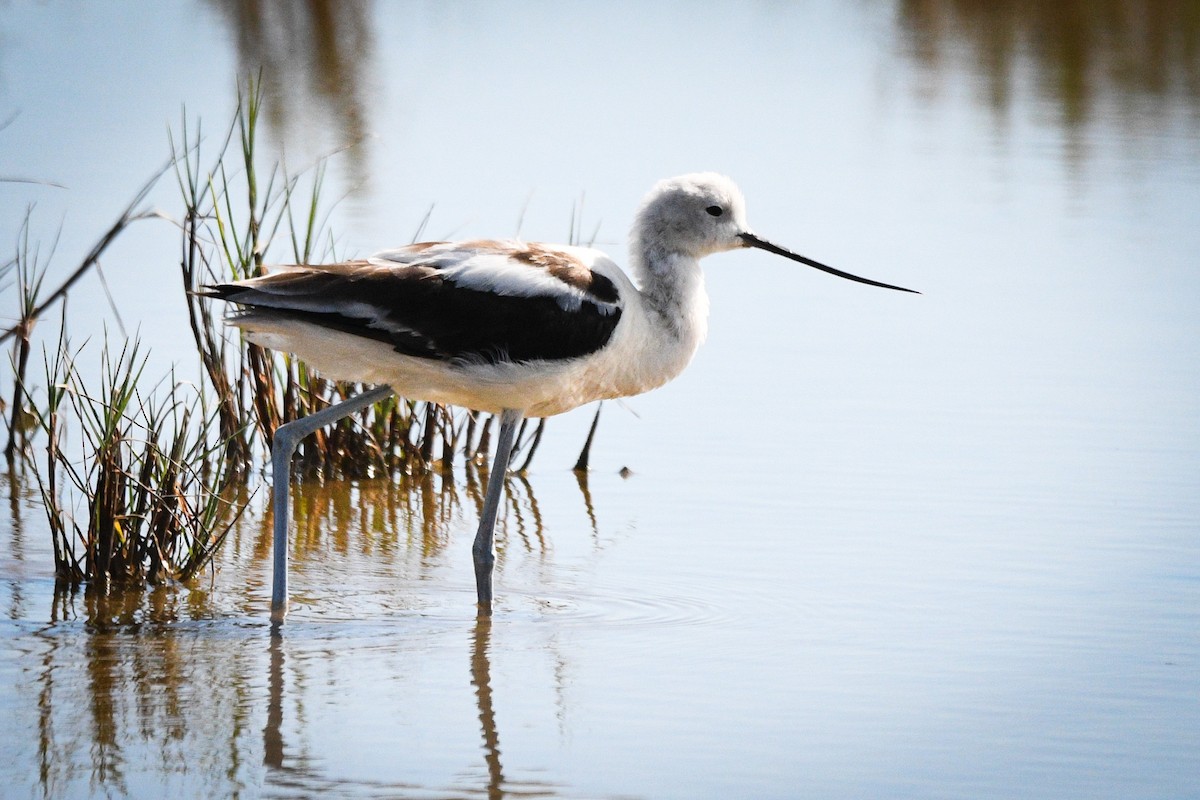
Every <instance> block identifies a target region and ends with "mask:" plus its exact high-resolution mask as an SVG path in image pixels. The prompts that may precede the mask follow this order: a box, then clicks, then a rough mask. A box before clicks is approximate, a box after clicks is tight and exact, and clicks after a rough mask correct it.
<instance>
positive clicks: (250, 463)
mask: <svg viewBox="0 0 1200 800" xmlns="http://www.w3.org/2000/svg"><path fill="white" fill-rule="evenodd" d="M262 103H263V98H262V91H261V82H255V81H250V82H248V83H247V84H246V85H245V86H244V87H243V88H242V90H241V91H240V92H239V99H238V106H237V111H236V114H235V115H234V120H233V121H232V123H231V124H230V125H229V126H228V127H227V128H226V129H224V130H223V131H222V132H221V135H220V136H219V137H218V138H217V140H216V146H215V150H213V151H212V152H209V148H210V147H211V145H210V144H209V143H207V142H206V141H205V137H204V136H203V135H202V129H201V126H200V124H199V123H196V124H194V125H193V126H189V124H188V120H187V115H186V110H185V112H184V114H183V120H182V124H181V126H180V129H179V134H178V136H176V135H175V134H174V133H169V137H170V144H171V148H172V152H173V153H174V154H175V155H174V157H173V159H172V160H171V161H170V162H169V163H168V164H167V165H166V166H165V167H164V168H163V169H162V170H160V171H159V172H158V173H157V174H156V175H155V176H153V177H152V178H151V180H150V181H148V182H147V183H146V184H145V185H144V186H143V187H142V189H141V190H140V191H139V192H138V193H137V194H136V195H135V197H134V199H133V200H132V202H131V203H130V204H129V205H128V206H127V207H126V208H125V210H124V211H123V212H122V213H121V215H120V216H119V217H118V219H117V220H116V222H115V223H114V224H113V225H112V226H111V227H110V228H109V229H108V230H107V231H106V232H105V233H104V235H103V236H102V237H101V238H100V239H99V240H98V241H97V243H96V245H95V246H94V247H93V248H92V250H91V251H90V252H89V253H88V254H87V256H86V257H85V258H84V260H83V261H82V262H81V263H80V264H79V266H78V267H77V268H76V269H75V270H74V271H73V272H72V273H71V274H70V275H69V277H68V278H67V279H66V280H65V281H64V282H63V283H62V284H61V285H59V286H58V287H57V288H56V289H54V290H53V291H51V292H49V293H46V292H45V287H44V284H45V275H46V266H47V262H48V260H49V259H48V258H43V257H42V255H41V252H40V250H39V248H38V247H37V246H35V245H32V244H31V237H30V221H29V215H28V214H27V216H26V219H25V221H24V223H23V225H22V227H21V229H20V231H19V234H18V246H17V250H16V253H15V255H14V257H13V258H12V259H10V260H9V261H8V262H6V263H4V264H0V283H3V282H7V283H8V285H15V287H16V291H17V294H18V301H17V305H18V313H17V316H16V323H15V324H14V325H12V326H11V327H10V328H9V329H8V330H7V331H5V332H3V333H2V334H0V343H2V342H4V341H6V340H7V339H10V338H12V339H14V346H13V354H12V357H11V364H12V370H13V373H12V374H13V392H12V403H11V407H10V408H9V409H7V410H6V411H7V413H6V414H5V419H6V422H7V423H8V440H7V444H6V455H7V457H8V461H9V468H10V471H11V470H12V469H14V468H15V464H16V461H17V457H18V456H21V457H22V461H21V463H22V464H23V465H30V466H32V468H33V471H34V474H35V478H36V481H37V484H38V486H39V487H40V491H41V495H42V498H43V501H44V504H45V509H46V515H47V519H48V521H49V525H50V529H51V535H52V537H53V541H54V560H55V573H56V575H57V576H58V577H59V578H60V579H62V580H63V581H66V582H67V583H68V584H69V585H72V586H74V585H77V584H78V583H81V582H91V583H92V584H94V585H97V586H101V587H106V586H109V585H116V584H120V585H125V586H132V585H137V584H146V583H149V584H161V583H165V582H170V581H188V580H190V579H192V578H194V577H195V576H196V575H197V574H198V573H199V572H200V571H201V570H202V569H203V568H204V566H205V565H206V564H208V563H209V562H210V561H211V558H212V556H213V554H214V553H215V552H216V550H217V548H218V547H219V546H220V544H221V542H222V541H223V540H224V538H225V536H226V535H227V534H228V532H229V530H230V527H231V526H232V525H233V523H234V521H235V520H236V519H237V517H238V516H239V515H240V513H241V512H242V510H244V508H245V503H246V494H245V492H244V491H241V490H242V489H244V488H245V486H246V485H247V484H248V483H253V482H254V481H255V479H256V477H257V476H258V475H259V474H261V471H262V470H263V468H264V465H265V464H266V462H267V460H268V459H267V455H268V453H269V450H270V447H271V442H272V440H273V438H274V435H275V431H276V430H278V428H279V426H281V425H283V424H286V423H288V422H290V421H292V420H295V419H298V418H300V417H303V416H306V415H308V414H311V413H313V412H315V411H318V410H320V409H321V408H324V407H327V406H329V405H332V404H335V403H338V402H341V401H342V400H344V399H346V398H348V397H350V396H352V395H354V394H357V393H359V392H361V391H363V389H364V387H363V386H361V385H357V384H345V383H335V382H331V381H327V380H324V379H323V378H321V377H320V376H319V375H318V374H316V373H315V372H313V371H311V370H310V369H309V368H308V367H307V366H306V365H305V364H304V363H303V362H302V361H300V360H299V359H297V358H295V357H293V356H290V355H288V354H286V353H274V352H272V351H269V350H265V349H263V348H261V347H258V346H256V345H254V344H252V343H250V342H249V341H247V340H246V339H245V337H244V336H242V335H241V333H240V332H239V331H237V329H233V328H229V327H226V326H225V325H224V323H223V320H222V318H221V314H222V313H223V312H224V309H223V307H220V306H218V307H217V309H216V310H214V306H213V304H212V302H211V300H210V299H209V298H207V297H205V296H204V295H203V292H202V290H203V287H204V286H206V285H209V284H214V283H222V282H227V281H230V280H239V279H243V278H247V277H253V276H256V275H260V274H262V273H263V271H264V268H265V267H264V265H266V264H270V263H292V264H306V263H313V262H314V261H316V260H319V259H331V260H336V259H337V253H336V252H335V251H336V241H335V239H334V238H333V236H332V235H331V234H330V233H329V231H328V219H329V213H330V211H331V210H332V207H333V205H336V203H335V204H333V205H328V204H327V203H326V202H325V197H324V179H325V161H321V162H319V163H318V164H317V165H315V166H314V167H313V168H312V169H310V170H307V171H306V172H304V173H302V174H301V175H299V176H297V175H292V174H290V173H289V172H288V171H287V169H286V167H285V166H284V165H282V164H281V163H276V164H275V165H274V166H272V167H271V168H269V169H266V170H262V169H260V167H259V164H258V155H257V142H256V140H257V132H258V125H259V118H260V115H261V112H262ZM167 172H172V173H173V174H174V176H175V180H176V184H177V187H178V190H179V197H180V199H181V201H182V205H183V213H182V215H181V216H180V217H179V218H178V219H177V220H175V224H176V225H177V227H178V230H179V232H180V251H179V265H180V276H181V282H182V289H183V295H184V303H185V307H186V312H187V322H188V326H189V329H190V331H191V335H192V339H193V342H194V345H195V348H196V353H197V357H198V360H199V373H200V375H201V376H202V378H201V384H200V385H198V386H197V385H193V384H191V383H186V382H181V381H178V380H176V378H175V376H174V375H171V376H169V378H168V379H163V380H159V381H155V382H153V383H151V382H150V381H149V380H148V379H147V377H146V376H145V375H144V372H145V364H146V360H145V357H144V355H143V354H142V352H141V346H140V343H139V342H138V341H137V340H136V339H134V340H132V341H124V343H123V344H121V343H116V342H114V341H112V340H111V339H110V338H109V337H108V335H107V334H106V335H105V337H104V341H103V342H102V343H100V345H99V346H98V349H99V375H98V377H97V378H96V379H94V380H91V381H89V380H85V379H84V378H83V377H82V373H81V370H79V369H78V368H77V365H78V364H79V363H80V359H81V358H90V357H91V356H90V355H89V351H88V349H87V348H86V347H84V348H79V349H74V350H73V349H72V348H71V346H70V345H69V343H68V338H67V333H66V331H67V322H68V315H67V313H66V309H67V303H66V302H65V301H66V299H67V297H68V295H69V292H70V290H71V288H72V286H73V285H74V284H75V283H76V282H77V281H78V280H79V279H80V278H82V277H83V276H84V275H85V274H87V273H88V272H90V271H91V270H93V269H95V270H96V271H97V273H98V272H99V258H100V256H101V254H103V253H104V252H105V251H106V250H107V248H108V247H109V246H110V245H111V243H112V242H113V241H115V240H116V239H117V238H118V237H119V236H120V235H121V234H122V233H123V232H125V231H126V230H127V229H128V228H129V226H130V225H131V224H132V223H133V222H135V221H137V220H140V219H146V218H167V217H166V215H164V214H162V213H160V212H155V211H147V210H144V209H141V206H142V203H143V202H144V201H145V200H146V198H147V196H148V194H149V192H150V190H151V188H152V187H153V186H154V185H155V184H156V182H157V181H158V180H159V178H160V177H161V176H162V175H163V174H166V173H167ZM580 211H581V207H580V209H579V210H577V209H573V210H572V218H571V239H572V241H576V240H578V239H580V238H581V236H580V231H579V224H580V219H581V217H582V214H581V213H579V212H580ZM427 220H428V217H427V218H426V220H424V221H422V222H421V224H420V226H419V227H418V229H417V235H420V232H421V230H422V229H423V228H424V225H425V222H427ZM414 240H415V237H414ZM50 250H51V252H53V248H51V249H50ZM5 288H6V289H7V286H6V287H5ZM60 301H61V302H62V320H61V326H60V335H59V340H58V343H57V345H56V346H55V347H54V348H53V349H52V351H51V353H50V354H48V355H46V356H44V364H45V381H46V384H45V386H46V388H45V389H44V396H40V395H39V393H38V392H37V391H35V390H33V389H31V388H30V386H29V385H28V381H27V376H26V372H27V369H28V364H29V361H30V358H31V352H32V349H33V338H32V336H33V331H34V328H35V327H36V325H37V323H38V320H39V319H40V318H42V317H43V316H44V314H45V313H46V311H47V310H48V309H49V308H50V307H51V306H52V305H53V304H54V303H56V302H60ZM122 339H124V337H122ZM95 349H97V348H92V350H93V351H94V350H95ZM496 425H497V423H496V420H495V419H494V418H493V417H492V416H490V415H486V414H479V413H475V412H470V411H463V410H459V411H451V410H449V409H446V408H445V407H442V406H439V405H436V404H431V403H422V402H414V401H409V400H406V399H404V398H402V397H398V396H392V397H389V398H387V399H386V400H384V401H381V402H379V403H376V404H375V405H373V406H371V407H368V408H367V409H365V410H364V411H362V412H360V413H358V414H356V415H354V416H353V417H351V418H347V419H344V420H341V421H340V422H338V423H337V424H335V425H333V426H331V427H329V428H327V429H324V430H321V431H319V432H317V433H316V434H314V435H312V436H310V437H308V438H307V439H306V440H305V441H304V442H302V444H301V446H300V447H299V448H298V449H297V452H296V456H295V464H294V470H293V472H294V473H296V474H297V476H298V478H300V479H304V478H313V477H319V478H323V479H339V478H354V479H357V478H370V477H384V476H386V477H391V478H403V477H404V476H412V477H415V478H421V479H426V478H428V476H429V475H431V474H440V475H441V476H443V477H444V478H450V479H452V476H453V473H454V470H455V469H456V467H458V465H459V464H461V465H462V468H463V469H464V470H465V472H466V478H467V486H468V491H469V492H470V491H471V488H472V487H477V486H478V485H479V483H480V480H481V473H482V480H486V473H487V468H488V455H489V451H490V448H491V442H492V435H493V431H494V429H495V428H496ZM31 429H33V430H38V431H40V432H41V433H42V434H43V435H44V437H45V448H44V454H43V455H42V456H38V455H37V454H36V453H35V448H34V446H33V445H32V444H31V442H30V440H29V436H28V433H29V431H30V430H31ZM544 430H545V420H532V421H531V420H526V421H525V422H524V423H522V426H521V428H520V430H519V431H518V435H517V442H516V446H515V448H514V451H513V456H512V463H513V464H518V465H519V466H518V467H516V469H515V470H514V472H516V473H517V474H518V475H519V474H521V473H523V472H524V471H525V470H527V469H528V468H529V466H530V464H531V463H532V461H533V458H534V455H535V454H536V452H537V450H538V446H539V444H540V442H541V440H542V435H543V432H544ZM594 431H595V423H594V422H593V429H592V433H591V434H589V437H588V443H587V445H585V449H584V452H583V453H582V454H581V456H580V462H579V464H577V465H576V468H577V469H586V464H587V457H586V453H587V448H588V447H590V444H591V441H592V435H593V434H594ZM68 433H69V434H70V435H69V436H68ZM581 465H582V466H581ZM427 483H428V481H427V480H417V481H415V482H414V484H413V485H414V486H420V485H427ZM235 497H236V498H237V499H234V498H235Z"/></svg>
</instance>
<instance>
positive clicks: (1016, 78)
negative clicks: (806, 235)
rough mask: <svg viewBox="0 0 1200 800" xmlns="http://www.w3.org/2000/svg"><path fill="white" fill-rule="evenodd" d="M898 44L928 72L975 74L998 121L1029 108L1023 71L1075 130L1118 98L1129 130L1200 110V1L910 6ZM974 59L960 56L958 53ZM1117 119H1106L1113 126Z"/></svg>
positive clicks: (958, 1)
mask: <svg viewBox="0 0 1200 800" xmlns="http://www.w3.org/2000/svg"><path fill="white" fill-rule="evenodd" d="M897 25H898V31H897V34H898V39H899V41H900V42H901V43H902V45H903V46H904V49H905V52H907V53H908V54H909V55H910V56H912V57H913V58H914V59H916V61H917V62H918V63H919V64H921V65H922V66H923V67H924V68H925V69H926V71H927V74H929V73H934V74H938V75H940V76H942V77H944V78H947V79H948V78H950V77H951V76H953V75H956V74H957V73H958V72H959V71H960V70H962V69H963V68H966V69H968V70H970V71H971V72H973V73H974V74H975V76H976V77H977V78H978V79H979V80H978V84H979V85H980V86H981V87H982V88H983V91H982V92H981V93H980V94H979V95H977V97H978V99H980V100H982V101H984V102H985V103H986V104H987V105H988V106H989V107H990V108H991V110H992V111H993V112H994V114H995V116H996V118H997V120H998V121H1003V120H1004V119H1006V118H1007V116H1008V114H1009V113H1010V112H1011V111H1012V108H1013V107H1014V106H1015V105H1016V104H1017V103H1018V102H1022V99H1021V97H1020V94H1021V93H1020V91H1019V89H1018V84H1019V82H1020V81H1022V79H1023V78H1022V74H1021V73H1022V68H1023V67H1026V66H1027V67H1028V68H1031V69H1032V70H1033V73H1034V75H1035V79H1034V86H1035V91H1036V92H1037V93H1038V95H1039V96H1040V98H1041V99H1042V100H1043V101H1046V102H1047V103H1048V105H1047V108H1049V109H1054V110H1056V111H1057V120H1058V121H1059V123H1060V124H1061V125H1062V127H1063V128H1064V129H1066V130H1068V131H1071V130H1077V129H1079V128H1082V127H1084V126H1086V125H1088V124H1089V123H1091V122H1092V121H1094V120H1095V118H1096V116H1097V108H1098V106H1099V105H1100V104H1101V103H1102V102H1103V101H1104V100H1106V99H1107V98H1109V97H1112V98H1115V99H1116V101H1117V102H1118V103H1119V105H1120V106H1121V107H1123V108H1124V109H1125V111H1126V113H1125V114H1124V115H1122V117H1123V119H1124V120H1125V122H1126V123H1127V124H1131V125H1137V126H1145V125H1148V124H1149V125H1156V124H1162V123H1163V122H1165V121H1168V120H1169V118H1170V117H1171V116H1172V115H1173V114H1174V113H1176V111H1177V106H1176V104H1177V103H1181V104H1184V105H1186V107H1188V108H1189V109H1190V111H1191V113H1192V114H1196V113H1198V112H1200V5H1197V3H1195V2H1193V0H1161V1H1160V0H1154V1H1152V2H1146V0H1095V1H1094V2H1065V3H1042V2H1037V0H901V2H900V3H899V14H898V17H897ZM960 50H961V51H965V52H966V54H967V56H968V57H967V58H965V59H964V58H960V57H958V56H957V55H956V51H960ZM1111 119H1112V118H1111V117H1108V118H1106V120H1107V121H1111Z"/></svg>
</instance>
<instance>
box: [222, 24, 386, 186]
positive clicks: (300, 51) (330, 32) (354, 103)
mask: <svg viewBox="0 0 1200 800" xmlns="http://www.w3.org/2000/svg"><path fill="white" fill-rule="evenodd" d="M208 3H209V5H210V6H212V7H213V8H214V9H215V10H216V11H217V12H218V13H219V14H220V16H221V17H222V19H223V20H224V21H225V23H226V24H227V25H228V27H229V29H230V31H231V33H232V38H233V43H234V46H235V48H236V50H237V57H238V69H239V71H240V74H241V75H242V76H253V75H258V74H260V71H261V75H262V81H263V88H264V90H265V94H266V97H267V103H266V112H267V116H268V118H269V120H270V122H271V125H272V128H273V129H274V132H275V134H276V136H277V138H278V140H279V141H280V142H291V141H295V140H296V139H297V137H299V138H300V139H301V140H303V139H304V138H305V137H308V136H311V135H312V132H313V131H314V130H330V131H333V132H335V135H334V141H333V142H332V145H333V149H337V150H340V149H343V148H348V162H349V164H350V169H351V181H350V185H351V188H352V189H358V188H359V187H360V186H362V185H363V184H364V183H365V181H366V180H367V178H368V176H369V169H368V167H367V156H368V153H367V152H366V151H365V149H363V148H360V147H357V146H356V145H358V144H360V143H361V142H362V141H363V139H364V137H365V136H366V134H367V131H368V129H369V126H370V123H369V119H368V112H367V109H368V108H369V107H370V99H369V97H368V96H367V94H368V91H369V86H370V79H369V78H370V76H369V71H370V70H371V69H372V67H373V64H374V62H373V59H372V53H373V51H374V47H375V35H374V34H375V31H374V25H373V20H372V15H373V11H374V8H373V4H372V3H371V2H367V1H366V0H363V1H362V2H353V3H339V2H336V0H308V2H304V3H292V2H288V1H287V0H208ZM314 115H316V116H318V117H321V118H322V122H321V124H320V125H316V126H314V125H313V124H312V118H313V116H314ZM326 146H327V145H326Z"/></svg>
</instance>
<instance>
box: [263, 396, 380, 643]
mask: <svg viewBox="0 0 1200 800" xmlns="http://www.w3.org/2000/svg"><path fill="white" fill-rule="evenodd" d="M391 394H392V387H390V386H380V387H379V388H377V389H372V390H371V391H369V392H363V393H362V394H360V395H357V396H355V397H351V398H350V399H349V400H343V401H342V402H340V403H338V404H337V405H336V406H330V407H329V408H323V409H321V410H320V411H318V412H316V413H315V414H309V415H308V416H307V417H302V418H301V419H298V420H294V421H292V422H289V423H288V424H286V425H280V426H279V428H278V429H277V430H276V431H275V440H274V441H273V442H272V444H271V479H272V480H273V481H274V485H273V486H272V489H271V490H272V492H273V498H274V504H275V539H274V544H273V545H272V547H273V548H274V553H273V555H274V575H273V578H272V581H271V622H274V623H275V624H282V623H283V618H284V617H285V616H287V594H288V576H287V571H288V488H289V486H290V484H291V478H292V454H293V453H295V452H296V446H297V445H299V444H300V440H301V439H303V438H304V437H305V436H308V435H309V434H310V433H313V432H314V431H316V430H317V429H319V428H324V427H325V426H326V425H330V424H332V423H334V422H337V421H338V420H339V419H342V418H343V417H348V416H350V415H351V414H353V413H354V412H356V411H360V410H362V409H364V408H366V407H367V406H369V405H371V404H372V403H376V402H379V401H380V400H383V399H384V398H386V397H388V396H389V395H391Z"/></svg>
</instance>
